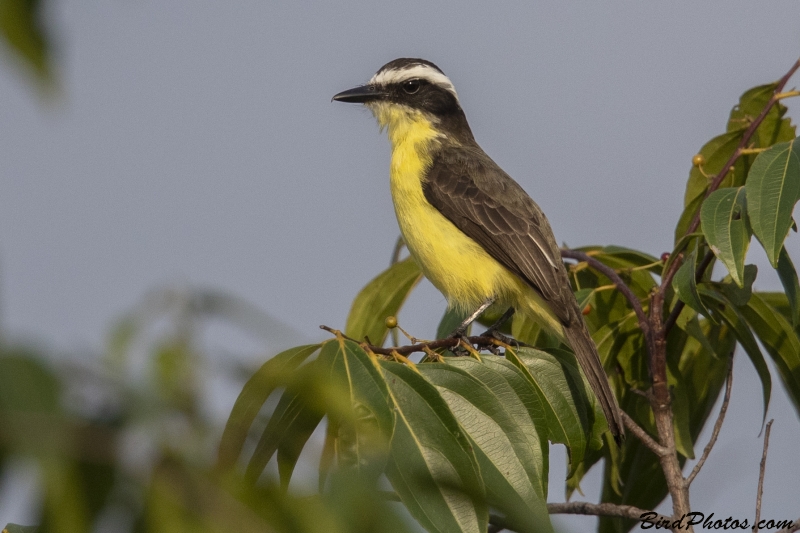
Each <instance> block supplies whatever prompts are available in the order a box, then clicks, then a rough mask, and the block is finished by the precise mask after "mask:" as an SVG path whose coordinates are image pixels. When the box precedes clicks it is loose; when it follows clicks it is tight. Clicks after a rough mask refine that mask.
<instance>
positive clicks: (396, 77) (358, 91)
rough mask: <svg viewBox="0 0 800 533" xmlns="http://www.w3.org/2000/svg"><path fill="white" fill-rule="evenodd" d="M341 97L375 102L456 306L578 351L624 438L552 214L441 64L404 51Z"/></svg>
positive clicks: (398, 189) (423, 248) (432, 257)
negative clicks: (501, 153)
mask: <svg viewBox="0 0 800 533" xmlns="http://www.w3.org/2000/svg"><path fill="white" fill-rule="evenodd" d="M333 100H334V101H338V102H349V103H359V104H363V105H364V106H366V107H367V108H368V109H369V110H370V111H371V112H372V114H373V115H374V116H375V118H376V119H377V121H378V124H379V126H380V128H381V130H386V131H387V133H388V137H389V141H390V144H391V149H392V155H391V162H390V172H389V183H390V189H391V194H392V202H393V204H394V210H395V214H396V216H397V222H398V225H399V226H400V232H401V234H402V236H403V240H404V241H405V244H406V247H407V248H408V250H409V253H410V254H411V256H412V257H413V258H414V259H415V260H416V262H417V263H418V264H419V266H420V269H421V270H422V272H423V273H424V274H425V276H426V277H427V278H428V279H429V280H430V281H431V283H432V284H433V285H434V286H435V287H436V288H437V289H439V291H441V292H442V294H444V296H445V298H446V299H447V301H448V304H449V305H450V306H451V307H454V308H457V309H460V310H461V311H463V312H465V313H471V314H470V315H469V316H468V317H467V319H466V320H465V321H464V322H463V323H462V325H461V327H460V328H459V329H458V330H457V332H456V333H455V335H457V336H460V335H463V333H464V331H466V326H467V325H468V324H469V323H470V322H471V321H472V320H474V319H475V318H477V317H478V316H479V315H480V314H481V313H482V312H483V311H485V310H486V309H487V308H488V307H490V306H492V305H502V306H506V307H507V308H508V309H509V312H507V313H506V315H505V316H509V315H510V314H511V313H513V312H514V311H515V310H516V312H518V313H520V312H521V313H524V314H525V315H526V316H530V317H531V318H532V319H534V320H536V321H537V322H538V323H539V324H541V325H542V326H543V327H544V328H545V329H546V330H548V331H550V332H552V333H554V334H555V335H556V336H557V337H558V338H559V339H561V340H562V341H564V342H566V343H567V344H568V345H569V346H570V347H571V348H572V350H573V352H574V353H575V356H576V358H577V361H578V363H579V365H580V367H581V369H582V370H583V373H584V375H585V376H586V378H587V380H588V382H589V385H590V386H591V388H592V390H593V392H594V394H595V396H596V397H597V399H598V401H599V403H600V406H601V407H602V410H603V413H604V415H605V417H606V419H607V420H608V427H609V430H610V432H611V434H612V435H613V437H614V438H615V440H616V441H617V442H618V443H619V442H621V440H622V439H623V438H624V428H623V423H622V417H621V414H620V409H619V406H618V404H617V400H616V398H615V397H614V393H613V392H612V390H611V387H610V385H609V382H608V377H607V376H606V374H605V371H604V370H603V366H602V364H601V362H600V357H599V355H598V353H597V347H596V346H595V344H594V342H593V341H592V337H591V335H590V334H589V330H588V329H587V327H586V323H585V321H584V319H583V314H582V313H581V309H580V307H579V305H578V302H577V301H576V299H575V295H574V294H573V292H572V288H571V286H570V282H569V275H568V274H567V269H566V267H565V266H564V262H563V261H562V259H561V252H560V249H559V247H558V244H557V243H556V239H555V236H554V235H553V231H552V229H551V228H550V223H549V222H548V220H547V218H546V217H545V215H544V213H543V212H542V210H541V209H540V208H539V206H538V205H537V204H536V202H534V201H533V199H531V197H530V196H529V195H528V194H527V193H526V192H525V190H524V189H523V188H522V187H521V186H520V185H519V184H518V183H517V182H516V181H514V179H513V178H511V176H509V175H508V174H506V173H505V172H504V171H503V169H501V168H500V166H498V165H497V163H495V162H494V161H493V160H492V159H491V158H490V157H489V156H488V155H487V154H486V152H484V151H483V149H481V147H480V146H479V145H478V143H477V142H476V141H475V137H474V136H473V134H472V130H471V129H470V126H469V124H468V122H467V118H466V115H465V114H464V111H463V109H462V108H461V103H460V101H459V98H458V93H457V92H456V89H455V87H454V86H453V83H452V82H451V81H450V79H449V78H448V77H447V76H446V75H445V74H444V72H443V71H442V70H441V69H440V68H439V67H437V66H436V65H435V64H434V63H432V62H430V61H427V60H425V59H418V58H399V59H395V60H393V61H390V62H389V63H387V64H385V65H384V66H382V67H381V68H380V69H379V70H378V72H377V73H375V75H374V76H372V78H371V79H370V80H369V82H367V83H366V84H365V85H360V86H357V87H355V88H353V89H349V90H346V91H343V92H340V93H338V94H336V95H335V96H334V97H333Z"/></svg>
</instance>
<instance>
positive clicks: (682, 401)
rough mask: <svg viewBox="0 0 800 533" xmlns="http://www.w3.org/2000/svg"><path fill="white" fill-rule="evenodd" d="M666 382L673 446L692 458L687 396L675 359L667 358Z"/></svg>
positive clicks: (692, 445) (689, 407)
mask: <svg viewBox="0 0 800 533" xmlns="http://www.w3.org/2000/svg"><path fill="white" fill-rule="evenodd" d="M667 382H668V383H669V387H670V391H671V392H672V425H673V428H674V431H675V447H676V449H677V450H678V453H680V454H681V455H683V456H684V457H686V458H687V459H694V441H693V440H692V431H691V426H690V422H691V420H690V415H689V413H690V409H691V406H690V404H689V398H688V395H687V393H686V385H685V380H684V379H683V376H682V375H681V371H680V370H679V369H678V365H677V361H674V360H672V359H668V360H667Z"/></svg>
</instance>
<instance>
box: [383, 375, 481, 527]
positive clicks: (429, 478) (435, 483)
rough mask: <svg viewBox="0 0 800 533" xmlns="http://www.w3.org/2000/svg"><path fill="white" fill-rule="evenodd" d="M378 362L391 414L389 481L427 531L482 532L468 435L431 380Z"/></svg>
mask: <svg viewBox="0 0 800 533" xmlns="http://www.w3.org/2000/svg"><path fill="white" fill-rule="evenodd" d="M380 364H381V369H382V371H383V374H384V376H385V377H386V382H387V383H388V385H389V393H390V395H391V398H392V400H393V401H394V405H395V415H396V416H395V420H396V424H395V430H394V436H393V438H392V447H391V451H390V454H389V463H388V467H387V470H386V476H387V477H388V478H389V482H390V483H391V484H392V486H393V487H394V489H395V491H397V494H398V495H399V496H400V499H401V500H402V502H403V504H405V506H406V508H407V509H408V511H409V512H410V513H411V516H413V517H414V518H415V519H416V520H417V521H418V522H419V523H420V525H422V527H424V528H425V529H427V530H428V531H430V532H442V533H446V532H453V533H461V532H465V533H484V532H485V531H486V528H487V527H488V522H489V511H488V508H487V507H486V504H485V493H484V486H483V481H482V479H481V475H480V468H479V466H478V460H477V458H476V457H475V453H474V451H473V449H472V446H473V444H472V442H471V441H470V439H469V437H468V436H467V435H466V434H465V433H464V430H463V429H462V428H461V427H460V426H459V424H458V422H457V420H456V418H455V416H454V415H453V413H452V412H451V411H450V408H449V407H448V406H447V403H446V402H445V400H444V399H443V398H442V396H441V395H440V394H439V392H438V391H437V390H436V387H434V386H433V385H432V384H431V383H430V382H428V381H427V380H426V379H425V378H423V377H422V376H421V375H420V374H418V373H417V372H415V371H414V370H412V369H411V368H408V367H407V366H405V365H401V364H399V363H393V362H390V361H381V362H380Z"/></svg>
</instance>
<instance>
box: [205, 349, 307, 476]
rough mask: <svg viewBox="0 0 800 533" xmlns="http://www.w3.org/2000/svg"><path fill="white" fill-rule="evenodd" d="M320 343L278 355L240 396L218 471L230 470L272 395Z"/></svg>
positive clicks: (222, 444) (221, 449)
mask: <svg viewBox="0 0 800 533" xmlns="http://www.w3.org/2000/svg"><path fill="white" fill-rule="evenodd" d="M319 347H320V345H319V344H309V345H306V346H297V347H295V348H291V349H289V350H286V351H284V352H281V353H279V354H278V355H276V356H275V357H273V358H272V359H270V360H269V361H267V362H266V363H264V364H263V365H262V366H261V368H259V369H258V371H256V373H255V374H253V377H251V378H250V379H249V380H248V381H247V383H245V385H244V387H243V388H242V392H240V393H239V397H238V398H237V399H236V403H234V404H233V410H232V411H231V414H230V416H229V417H228V421H227V423H226V424H225V431H224V432H223V433H222V439H221V440H220V444H219V452H218V457H217V468H222V469H229V468H231V467H232V466H233V465H234V464H236V460H237V459H238V458H239V454H241V453H242V447H243V446H244V442H245V440H246V439H247V434H248V433H249V431H250V426H252V424H253V421H254V420H255V419H256V416H257V415H258V412H259V411H260V410H261V406H262V405H264V402H266V401H267V398H269V395H270V394H272V392H273V391H274V390H275V388H276V387H279V386H280V385H282V384H285V383H286V382H287V380H288V379H289V375H290V374H291V373H292V372H293V371H294V370H295V369H296V368H297V367H298V365H300V364H301V363H302V362H303V361H305V360H306V359H308V357H309V356H310V355H311V354H313V353H314V352H316V351H317V350H318V349H319Z"/></svg>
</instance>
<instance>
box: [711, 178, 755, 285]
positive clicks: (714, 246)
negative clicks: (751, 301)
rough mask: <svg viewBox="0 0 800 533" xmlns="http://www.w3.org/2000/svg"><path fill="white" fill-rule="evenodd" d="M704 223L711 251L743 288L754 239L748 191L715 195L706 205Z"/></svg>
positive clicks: (741, 189)
mask: <svg viewBox="0 0 800 533" xmlns="http://www.w3.org/2000/svg"><path fill="white" fill-rule="evenodd" d="M700 220H701V221H702V223H703V226H702V227H703V232H704V233H705V236H706V240H708V244H709V245H710V246H711V250H712V251H713V252H714V254H715V255H716V256H717V257H718V258H719V259H720V261H722V262H723V263H724V264H725V266H726V267H727V268H728V272H730V273H731V277H732V278H733V280H734V281H735V282H736V284H737V285H739V286H740V287H743V286H744V258H745V255H747V248H748V246H750V237H751V235H752V233H751V230H750V224H749V222H748V219H747V206H746V203H745V190H744V187H739V188H738V189H734V188H726V189H719V190H717V191H714V192H713V193H711V195H710V196H709V197H708V198H706V201H705V202H703V206H702V208H701V210H700Z"/></svg>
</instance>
